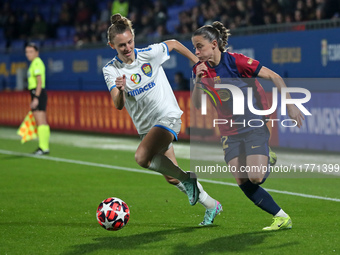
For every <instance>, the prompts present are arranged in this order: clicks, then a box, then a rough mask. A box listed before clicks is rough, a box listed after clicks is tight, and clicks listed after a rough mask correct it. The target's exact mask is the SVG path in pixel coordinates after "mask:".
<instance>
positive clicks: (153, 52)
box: [141, 42, 170, 65]
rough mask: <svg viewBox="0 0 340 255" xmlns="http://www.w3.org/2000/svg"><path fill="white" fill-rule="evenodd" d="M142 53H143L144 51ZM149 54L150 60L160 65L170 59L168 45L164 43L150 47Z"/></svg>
mask: <svg viewBox="0 0 340 255" xmlns="http://www.w3.org/2000/svg"><path fill="white" fill-rule="evenodd" d="M141 51H143V49H142V50H141ZM147 52H148V56H149V58H150V60H153V61H154V62H156V63H157V64H159V65H161V64H163V63H164V62H165V61H167V60H168V59H169V58H170V54H169V48H168V45H166V43H164V42H162V43H156V44H152V45H150V46H149V48H148V49H147Z"/></svg>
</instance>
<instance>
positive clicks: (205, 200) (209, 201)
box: [176, 181, 215, 209]
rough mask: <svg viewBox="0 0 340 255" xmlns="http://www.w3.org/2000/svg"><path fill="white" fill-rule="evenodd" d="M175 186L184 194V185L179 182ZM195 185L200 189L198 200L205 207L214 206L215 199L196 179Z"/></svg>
mask: <svg viewBox="0 0 340 255" xmlns="http://www.w3.org/2000/svg"><path fill="white" fill-rule="evenodd" d="M176 187H177V188H178V189H179V190H180V191H182V192H183V193H185V194H186V191H185V187H184V185H183V184H182V183H181V182H180V183H178V184H177V185H176ZM197 187H198V189H199V190H200V195H199V197H198V202H199V203H200V204H201V205H203V206H204V207H205V208H206V209H211V208H215V199H213V198H212V197H211V196H209V195H208V193H207V192H206V191H205V190H204V189H203V187H202V185H201V184H200V183H199V182H198V181H197Z"/></svg>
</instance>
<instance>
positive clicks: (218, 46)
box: [192, 22, 304, 230]
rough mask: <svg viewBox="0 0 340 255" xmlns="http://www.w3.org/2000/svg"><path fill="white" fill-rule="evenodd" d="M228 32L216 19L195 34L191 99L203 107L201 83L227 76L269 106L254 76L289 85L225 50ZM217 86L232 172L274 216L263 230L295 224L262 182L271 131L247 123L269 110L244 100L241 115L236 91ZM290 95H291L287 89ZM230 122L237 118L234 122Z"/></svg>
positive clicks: (296, 113)
mask: <svg viewBox="0 0 340 255" xmlns="http://www.w3.org/2000/svg"><path fill="white" fill-rule="evenodd" d="M228 32H229V30H227V29H226V28H225V27H224V26H223V24H222V23H220V22H214V23H213V24H212V25H206V26H203V27H201V28H199V29H197V30H196V31H195V32H194V34H193V36H192V43H193V45H194V47H195V54H196V56H197V57H198V59H199V62H198V63H197V64H196V65H195V66H194V67H193V73H194V77H195V87H194V90H193V94H192V97H193V98H192V100H193V103H194V105H195V107H197V108H200V107H201V95H202V93H204V92H203V90H202V88H203V89H205V90H210V91H212V88H213V87H214V84H215V83H218V82H220V81H221V79H222V80H223V79H224V78H225V79H228V83H229V84H233V85H234V86H237V87H238V88H239V89H241V90H242V92H243V94H244V98H245V99H246V98H247V96H248V95H247V93H248V90H247V89H248V88H249V87H252V88H253V98H252V101H253V105H254V108H256V109H257V110H266V109H268V105H267V99H266V97H265V93H264V90H263V88H262V86H261V85H260V83H259V82H258V81H257V80H256V79H255V77H261V78H265V79H270V80H272V81H273V83H274V84H275V85H276V87H277V88H278V90H279V92H280V91H281V88H283V87H286V85H285V83H284V81H283V79H282V78H281V77H280V76H279V75H278V74H276V73H275V72H273V71H272V70H270V69H268V68H266V67H264V66H262V65H261V64H260V63H259V61H257V60H254V59H251V58H249V57H246V56H244V55H242V54H237V53H230V52H227V51H226V45H227V41H228V36H229V33H228ZM245 78H253V79H247V80H246V79H245ZM216 90H217V91H216V92H217V93H218V95H219V98H220V99H221V104H217V105H216V106H215V108H216V110H217V113H218V118H219V119H223V120H228V124H224V125H218V126H219V130H220V132H221V135H222V144H223V150H224V154H225V156H224V160H225V161H226V163H227V164H228V165H229V166H231V167H232V169H237V171H236V172H234V173H233V175H234V177H235V179H236V182H237V184H238V185H239V187H240V188H241V190H242V191H243V192H244V194H245V195H246V196H247V197H248V198H249V199H250V200H251V201H253V202H254V204H255V205H257V206H258V207H260V208H261V209H263V210H264V211H266V212H268V213H270V214H272V215H273V216H274V220H273V223H272V224H271V225H270V226H268V227H265V228H263V230H279V229H287V228H291V227H292V221H291V219H290V217H289V216H288V214H286V213H285V212H284V211H283V210H282V209H281V208H280V207H279V206H278V205H277V204H276V202H275V201H274V200H273V198H272V197H271V195H270V194H269V193H268V192H267V191H266V190H264V189H263V188H262V187H261V186H260V184H262V183H263V182H264V181H265V179H266V177H267V175H268V174H269V172H268V171H267V170H268V155H269V147H268V141H269V131H268V128H267V126H266V125H262V127H252V126H254V125H252V126H249V125H248V124H247V123H248V121H249V120H252V119H257V120H262V121H263V122H265V119H266V116H261V115H256V114H254V113H252V112H251V111H250V109H249V108H248V105H247V103H245V104H244V107H245V111H244V114H243V115H233V100H237V99H236V98H235V96H233V94H232V93H230V91H228V90H227V89H219V90H218V89H216ZM212 94H213V93H212ZM287 98H290V96H289V95H287ZM244 101H245V102H247V100H244ZM287 109H288V114H289V116H290V118H291V119H294V120H295V121H296V123H297V126H298V127H300V126H301V125H302V120H303V119H304V117H303V115H302V113H301V112H300V110H299V109H298V108H297V107H296V106H295V105H287ZM231 122H232V123H234V124H233V125H230V123H231ZM263 166H264V167H263ZM248 169H257V171H247V170H248ZM244 170H246V171H244Z"/></svg>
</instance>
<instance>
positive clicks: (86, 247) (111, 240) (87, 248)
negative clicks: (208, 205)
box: [63, 227, 298, 255]
mask: <svg viewBox="0 0 340 255" xmlns="http://www.w3.org/2000/svg"><path fill="white" fill-rule="evenodd" d="M198 231H199V232H198ZM192 232H196V233H192ZM183 233H188V235H187V238H186V239H190V236H192V235H193V234H195V236H196V237H197V236H201V237H203V238H202V239H203V240H204V235H205V234H206V232H205V231H204V228H202V227H176V228H173V229H166V230H161V231H153V232H147V233H140V234H136V235H129V236H111V237H98V238H94V239H93V241H94V242H93V243H87V244H80V245H74V246H72V247H71V249H72V250H70V251H68V252H65V253H63V255H75V254H87V253H93V252H94V253H100V252H107V250H112V254H113V253H114V252H116V251H117V252H121V251H122V250H126V252H132V251H133V252H135V253H136V254H138V251H143V252H144V253H145V252H147V253H149V254H162V253H164V250H165V249H166V254H173V255H178V254H212V253H228V252H230V253H235V252H247V251H254V248H255V251H256V247H254V246H257V245H260V244H262V243H263V242H264V240H265V239H266V238H267V237H270V234H269V233H267V232H263V231H261V232H250V233H242V234H236V235H230V236H223V237H219V238H216V239H210V240H209V238H207V239H208V240H207V241H203V242H201V243H198V244H194V245H188V244H187V243H185V240H184V239H180V242H177V244H175V245H173V243H174V240H173V239H172V238H171V237H170V236H171V235H176V234H183ZM166 239H169V241H170V243H169V244H161V245H160V246H158V247H157V242H161V241H164V240H166ZM151 243H152V244H155V243H156V245H148V244H151ZM296 244H298V242H294V243H282V244H279V245H273V246H270V247H269V246H267V248H266V249H270V250H273V249H282V247H285V246H287V245H290V246H291V245H296ZM258 249H259V250H257V251H258V252H260V250H263V247H261V248H260V247H259V248H258Z"/></svg>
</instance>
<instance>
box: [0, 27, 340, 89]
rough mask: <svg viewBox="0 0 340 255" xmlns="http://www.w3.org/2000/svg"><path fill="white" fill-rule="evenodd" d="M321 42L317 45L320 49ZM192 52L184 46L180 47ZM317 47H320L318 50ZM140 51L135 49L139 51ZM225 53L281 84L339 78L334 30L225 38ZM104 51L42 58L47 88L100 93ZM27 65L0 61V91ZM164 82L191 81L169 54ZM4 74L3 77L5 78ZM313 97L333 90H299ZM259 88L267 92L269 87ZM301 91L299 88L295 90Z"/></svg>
mask: <svg viewBox="0 0 340 255" xmlns="http://www.w3.org/2000/svg"><path fill="white" fill-rule="evenodd" d="M322 42H323V44H322ZM182 43H183V44H184V45H185V46H187V47H188V48H189V49H191V50H192V51H193V46H192V44H191V42H190V41H184V42H182ZM322 45H323V47H322ZM144 46H146V45H136V47H144ZM229 46H230V51H232V52H240V53H243V54H245V55H247V56H249V57H252V58H255V59H257V60H259V61H260V62H261V63H262V65H264V66H266V67H268V68H270V69H273V70H274V71H276V72H277V73H278V74H280V75H281V76H282V77H284V78H287V77H289V78H297V77H301V78H315V77H318V78H325V77H340V29H324V30H311V31H297V32H286V33H276V34H265V35H252V36H234V37H233V36H231V37H230V39H229ZM115 54H116V53H115V51H113V50H112V49H110V48H109V47H105V48H102V49H83V50H75V49H74V50H59V51H55V52H42V53H41V54H40V55H41V58H42V59H43V61H44V62H45V64H46V67H47V76H48V77H47V88H48V89H50V90H106V85H105V83H104V80H103V77H102V72H101V68H102V66H103V65H105V64H106V63H107V62H108V61H109V60H110V59H112V58H113V57H114V55H115ZM18 62H19V63H22V62H26V63H27V65H28V62H27V60H26V58H25V55H24V52H21V53H15V54H14V53H13V54H10V55H0V85H1V84H2V85H3V86H4V82H6V83H7V86H9V87H11V88H14V87H15V72H13V71H12V74H11V71H10V70H11V66H12V65H13V64H17V63H18ZM163 67H164V69H165V71H166V73H167V75H168V79H169V81H170V82H171V83H172V84H174V83H173V80H174V75H175V73H176V72H178V71H181V72H183V73H184V75H185V76H186V77H187V78H190V77H191V66H190V63H189V61H188V60H187V59H186V58H185V57H183V56H181V55H179V54H177V53H176V52H172V53H171V58H170V60H168V61H167V62H165V63H164V65H163ZM7 73H9V74H8V75H6V74H7ZM304 86H306V88H308V89H310V90H312V91H313V90H314V91H319V90H322V91H325V90H326V91H334V90H336V91H339V86H332V85H326V86H325V85H323V86H320V84H313V83H310V84H305V85H304ZM264 87H265V88H266V90H268V89H269V88H270V87H271V85H268V86H267V85H266V83H264ZM300 87H302V86H300Z"/></svg>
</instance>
